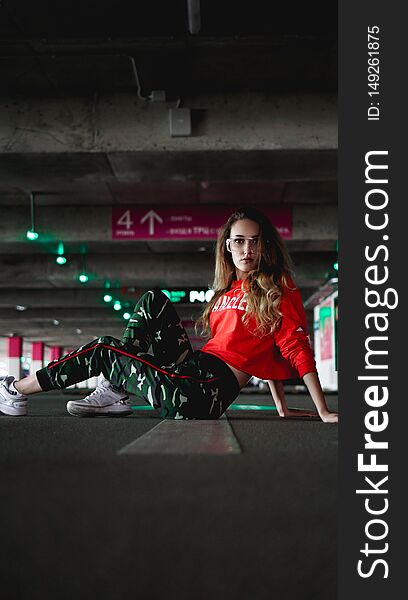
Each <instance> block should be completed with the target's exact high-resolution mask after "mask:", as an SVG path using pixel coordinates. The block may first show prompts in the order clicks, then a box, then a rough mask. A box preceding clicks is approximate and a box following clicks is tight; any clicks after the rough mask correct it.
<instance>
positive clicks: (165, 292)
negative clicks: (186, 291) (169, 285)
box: [161, 290, 170, 300]
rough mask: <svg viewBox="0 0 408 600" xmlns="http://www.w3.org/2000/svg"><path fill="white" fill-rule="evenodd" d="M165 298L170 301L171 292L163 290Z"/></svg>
mask: <svg viewBox="0 0 408 600" xmlns="http://www.w3.org/2000/svg"><path fill="white" fill-rule="evenodd" d="M161 291H162V292H163V294H164V295H165V296H167V298H168V299H169V300H170V292H169V290H161Z"/></svg>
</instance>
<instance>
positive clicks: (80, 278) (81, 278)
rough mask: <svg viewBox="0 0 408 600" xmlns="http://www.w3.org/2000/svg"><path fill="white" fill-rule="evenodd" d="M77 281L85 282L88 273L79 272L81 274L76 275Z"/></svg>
mask: <svg viewBox="0 0 408 600" xmlns="http://www.w3.org/2000/svg"><path fill="white" fill-rule="evenodd" d="M78 279H79V281H80V282H81V283H86V282H87V281H88V279H89V277H88V275H85V273H81V275H80V276H79V277H78Z"/></svg>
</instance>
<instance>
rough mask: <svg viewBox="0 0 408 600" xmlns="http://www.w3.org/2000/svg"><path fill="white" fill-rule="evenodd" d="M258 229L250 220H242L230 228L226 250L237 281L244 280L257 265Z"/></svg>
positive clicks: (256, 224)
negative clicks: (232, 264) (230, 257)
mask: <svg viewBox="0 0 408 600" xmlns="http://www.w3.org/2000/svg"><path fill="white" fill-rule="evenodd" d="M259 233H260V228H259V225H258V223H255V221H251V220H250V219H242V220H241V221H237V222H236V223H234V224H233V225H232V226H231V232H230V237H229V239H228V240H227V250H228V251H229V252H230V253H231V256H232V261H233V263H234V266H235V271H236V275H237V279H245V278H246V277H247V276H248V273H249V272H250V271H253V270H254V269H256V267H257V264H258V258H259V257H258V252H259V250H258V240H259Z"/></svg>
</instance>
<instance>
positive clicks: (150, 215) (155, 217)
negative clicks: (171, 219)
mask: <svg viewBox="0 0 408 600" xmlns="http://www.w3.org/2000/svg"><path fill="white" fill-rule="evenodd" d="M155 220H156V221H157V222H158V223H163V219H162V218H161V217H160V215H158V214H157V213H156V212H154V210H149V212H148V213H146V214H145V215H144V216H143V217H142V218H141V219H140V223H141V224H142V225H143V223H145V221H149V235H154V221H155Z"/></svg>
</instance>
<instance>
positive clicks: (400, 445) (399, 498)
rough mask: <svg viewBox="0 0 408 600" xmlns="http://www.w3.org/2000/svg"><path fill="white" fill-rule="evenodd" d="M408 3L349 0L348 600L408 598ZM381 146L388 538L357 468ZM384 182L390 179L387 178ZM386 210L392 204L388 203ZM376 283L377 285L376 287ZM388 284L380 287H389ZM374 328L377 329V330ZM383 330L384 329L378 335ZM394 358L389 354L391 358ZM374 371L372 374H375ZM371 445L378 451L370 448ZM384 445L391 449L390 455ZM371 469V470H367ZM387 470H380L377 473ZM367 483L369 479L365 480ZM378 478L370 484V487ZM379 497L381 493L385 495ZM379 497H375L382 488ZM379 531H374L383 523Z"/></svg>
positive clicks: (342, 289)
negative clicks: (373, 101) (376, 70)
mask: <svg viewBox="0 0 408 600" xmlns="http://www.w3.org/2000/svg"><path fill="white" fill-rule="evenodd" d="M403 6H404V5H403V3H402V4H399V3H397V2H384V1H382V2H380V1H378V0H372V1H368V0H359V1H356V0H339V406H340V424H339V496H338V506H339V521H338V523H339V546H338V557H339V580H338V581H339V587H338V592H339V593H338V598H339V600H350V598H369V599H370V600H377V599H382V600H383V599H384V598H387V600H393V599H394V598H400V597H405V595H406V593H407V592H406V586H405V585H404V583H405V581H404V580H405V572H407V573H408V566H407V565H405V557H406V550H405V537H406V535H407V529H408V526H407V524H408V519H407V513H408V502H407V500H406V499H407V492H406V491H405V489H406V487H407V480H408V468H407V464H406V463H407V460H408V459H407V455H408V453H407V444H406V443H405V439H407V438H408V422H407V416H408V415H407V406H408V399H407V398H406V396H407V392H406V387H407V386H408V381H407V375H408V365H406V364H405V363H406V361H405V356H406V355H407V354H408V351H407V348H408V333H407V331H408V327H407V320H408V318H407V315H406V308H407V302H406V292H405V290H406V279H407V268H406V262H407V260H406V256H407V254H408V252H407V241H408V228H407V223H408V219H406V217H405V212H406V210H405V206H406V205H407V206H408V197H407V195H408V194H407V185H408V184H407V182H408V152H407V150H406V146H407V141H406V139H407V137H408V126H407V123H406V113H407V108H406V107H407V106H408V94H407V57H408V51H407V47H406V44H407V42H406V40H407V28H408V25H407V21H406V19H405V18H404V16H403ZM373 26H378V27H379V28H380V86H379V90H380V100H379V101H380V111H381V112H380V120H379V121H368V120H367V109H368V103H369V97H368V93H367V92H368V89H369V88H368V85H367V84H368V79H367V75H368V68H367V67H368V62H367V59H368V54H367V53H368V48H367V41H368V40H367V28H368V27H373ZM372 150H388V165H389V169H388V178H389V184H388V185H386V186H382V187H383V189H385V190H386V191H387V193H388V194H389V204H388V206H387V208H386V209H385V211H386V212H387V213H388V216H389V226H388V228H387V232H386V233H387V234H388V235H389V240H388V241H387V242H386V243H387V246H388V249H389V260H388V262H387V263H385V262H383V260H382V258H383V257H384V254H381V259H379V260H378V262H377V264H378V265H379V267H382V268H383V267H384V265H387V266H388V268H389V280H388V282H387V285H386V286H382V288H384V287H390V288H395V289H396V290H397V292H398V296H399V304H398V306H397V308H395V309H394V310H387V309H386V308H383V309H382V310H383V311H387V312H388V317H389V329H388V332H386V333H385V334H384V335H388V338H389V339H388V343H387V349H388V351H389V354H388V356H386V357H385V359H386V360H387V362H388V365H389V368H388V376H389V381H388V383H385V384H384V385H387V386H388V390H389V400H388V403H387V405H386V406H385V407H384V408H383V409H379V410H386V411H387V412H388V416H389V425H388V427H387V429H386V431H384V432H383V433H382V434H378V435H377V436H375V435H374V434H373V437H377V439H381V440H386V441H388V442H389V449H388V450H386V451H384V450H383V451H378V462H382V461H385V462H387V463H388V464H389V471H388V473H385V474H384V475H388V476H389V480H388V482H387V485H386V486H383V487H386V488H387V489H388V491H389V493H388V496H387V497H388V500H389V509H388V511H387V512H386V513H385V514H384V515H383V516H382V517H379V518H383V519H384V520H385V521H386V522H387V524H388V526H389V533H388V536H387V537H386V538H385V539H384V540H382V542H377V543H375V542H372V541H370V540H368V539H367V538H366V535H365V531H364V528H365V525H366V523H367V522H368V521H369V520H370V518H375V517H374V516H370V515H368V514H367V512H366V511H365V508H364V496H363V495H357V494H356V492H355V490H356V489H360V488H362V487H364V475H363V474H362V473H358V470H357V454H358V453H360V452H364V433H365V432H366V429H365V425H364V416H365V414H366V412H367V411H368V410H370V408H369V407H368V406H367V405H366V403H365V401H364V391H365V389H366V387H367V386H368V385H369V384H368V383H367V382H361V381H360V382H359V381H358V376H359V375H362V374H364V359H365V351H366V350H365V348H364V342H365V339H366V337H367V336H368V335H370V334H369V332H368V331H367V329H366V327H365V323H364V317H365V315H366V314H367V313H368V312H373V309H368V308H366V307H365V302H364V294H365V287H366V282H365V269H366V267H367V266H368V265H369V264H374V263H367V261H366V260H365V258H364V249H365V246H366V245H369V246H370V247H371V248H372V249H373V248H375V247H376V245H378V244H380V243H384V242H383V240H382V235H383V233H384V232H371V231H369V230H368V229H367V228H366V227H365V224H364V217H365V213H366V207H365V194H366V192H367V190H368V188H367V185H366V184H365V177H364V171H365V154H366V152H368V151H372ZM379 187H381V186H379ZM385 211H384V212H385ZM368 287H371V288H373V289H374V286H368ZM380 288H381V286H379V288H378V289H379V290H380ZM371 335H376V334H375V331H374V330H372V331H371ZM377 335H378V334H377ZM382 358H384V357H382ZM365 374H367V373H365ZM366 452H368V451H366ZM381 452H382V454H381ZM367 475H368V476H369V475H370V474H369V473H367ZM375 479H376V480H378V479H379V477H378V475H377V477H376V478H375ZM362 484H363V485H362ZM366 487H368V486H366ZM378 497H379V496H377V498H378ZM373 498H374V496H373ZM373 531H374V530H373ZM366 542H368V543H369V545H370V546H371V547H372V548H377V549H378V548H381V547H382V546H383V545H384V543H385V542H387V543H388V544H389V549H388V551H387V552H386V553H384V554H382V555H381V554H377V555H374V554H373V555H371V557H372V558H369V559H367V558H365V557H364V555H363V554H362V553H361V552H360V549H362V548H364V545H365V543H366ZM376 558H385V560H386V561H387V563H388V567H389V576H388V578H386V579H384V578H383V575H384V568H382V567H380V566H377V567H376V568H375V570H374V572H373V574H372V576H370V577H368V578H362V577H360V576H359V575H358V573H357V563H358V560H359V559H364V560H365V567H364V569H365V570H366V571H368V570H369V568H368V567H369V565H370V562H371V564H373V562H374V560H375V559H376Z"/></svg>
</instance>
